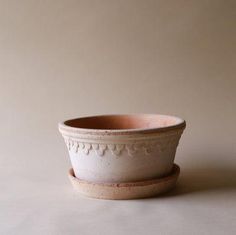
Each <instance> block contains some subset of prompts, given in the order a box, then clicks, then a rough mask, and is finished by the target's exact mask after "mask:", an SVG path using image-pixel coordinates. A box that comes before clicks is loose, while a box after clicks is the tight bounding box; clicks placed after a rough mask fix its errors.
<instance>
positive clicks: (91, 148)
mask: <svg viewBox="0 0 236 235" xmlns="http://www.w3.org/2000/svg"><path fill="white" fill-rule="evenodd" d="M184 128H185V121H184V120H183V119H181V118H178V117H174V116H167V115H158V114H140V115H104V116H94V117H85V118H78V119H73V120H68V121H65V122H62V123H59V130H60V132H61V134H62V136H63V138H64V140H65V143H66V146H67V148H68V151H69V155H70V160H71V163H72V167H73V170H74V174H75V176H76V177H77V178H79V179H81V180H86V181H90V182H97V183H99V182H105V183H106V182H108V183H119V182H133V181H141V180H149V179H154V178H159V177H163V176H166V175H168V174H169V173H170V171H171V170H172V167H173V162H174V158H175V153H176V149H177V146H178V143H179V140H180V137H181V134H182V133H183V130H184Z"/></svg>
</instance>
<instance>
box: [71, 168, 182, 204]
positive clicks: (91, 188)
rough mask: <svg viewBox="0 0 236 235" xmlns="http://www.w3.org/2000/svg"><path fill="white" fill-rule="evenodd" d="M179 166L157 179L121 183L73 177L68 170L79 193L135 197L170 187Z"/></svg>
mask: <svg viewBox="0 0 236 235" xmlns="http://www.w3.org/2000/svg"><path fill="white" fill-rule="evenodd" d="M179 173H180V167H179V166H178V165H177V164H174V165H173V169H172V171H171V173H170V174H169V175H167V176H164V177H162V178H157V179H151V180H145V181H137V182H123V183H94V182H88V181H85V180H81V179H78V178H76V177H75V175H74V171H73V169H72V168H71V169H70V170H69V179H70V181H71V183H72V185H73V187H74V188H75V189H76V191H77V192H79V193H80V194H82V195H84V196H87V197H92V198H98V199H113V200H122V199H123V200H125V199H137V198H147V197H154V196H158V195H160V194H162V193H165V192H167V191H169V190H170V189H172V188H173V187H174V186H175V184H176V181H177V179H178V176H179Z"/></svg>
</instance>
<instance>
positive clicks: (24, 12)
mask: <svg viewBox="0 0 236 235" xmlns="http://www.w3.org/2000/svg"><path fill="white" fill-rule="evenodd" d="M235 12H236V2H235V1H231V0H210V1H198V0H197V1H196V0H189V1H184V0H179V1H175V0H170V1H162V0H154V1H153V0H127V1H126V0H124V1H123V0H99V1H96V0H86V1H83V0H78V1H73V0H57V1H34V0H22V1H17V0H15V1H14V0H12V1H11V0H0V234H1V235H18V234H21V235H28V234H29V235H32V234H34V235H37V234H39V235H71V234H72V235H73V234H80V235H86V234H91V235H94V234H95V235H96V234H101V235H111V234H112V235H116V234H120V235H123V234H125V235H126V234H127V235H139V234H146V235H152V234H155V235H156V234H160V235H171V234H177V235H192V234H196V235H199V234H200V235H212V234H214V235H221V234H223V235H235V234H236V138H235V133H236V125H235V121H236V109H235V104H236V79H235V74H236V66H235V61H236V59H235V56H236V46H235V42H236V27H235V22H236V15H235ZM108 113H161V114H174V115H177V116H180V117H183V118H185V119H186V121H187V128H186V131H185V133H184V135H183V138H182V139H181V141H180V145H179V148H178V151H177V155H176V163H177V164H179V165H180V167H181V175H180V178H179V180H178V185H177V187H176V189H175V190H173V191H172V192H171V193H169V194H167V195H165V196H162V197H159V198H152V199H145V200H133V201H106V200H94V199H87V198H83V197H80V196H79V195H77V194H76V193H75V192H74V191H73V189H72V187H71V185H70V182H69V180H68V178H67V171H68V169H69V168H70V162H69V158H68V154H67V149H66V146H65V144H64V142H63V139H62V137H61V136H60V135H59V132H58V130H57V123H58V121H61V120H63V119H68V118H73V117H77V116H83V115H94V114H108Z"/></svg>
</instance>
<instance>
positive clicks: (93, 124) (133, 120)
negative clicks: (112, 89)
mask: <svg viewBox="0 0 236 235" xmlns="http://www.w3.org/2000/svg"><path fill="white" fill-rule="evenodd" d="M183 122H184V120H182V119H180V118H177V117H174V116H167V115H158V114H139V115H104V116H92V117H83V118H78V119H73V120H68V121H65V122H64V124H65V125H66V126H70V127H75V128H85V129H97V130H99V129H100V130H124V129H152V128H162V127H168V126H175V125H179V124H181V123H183Z"/></svg>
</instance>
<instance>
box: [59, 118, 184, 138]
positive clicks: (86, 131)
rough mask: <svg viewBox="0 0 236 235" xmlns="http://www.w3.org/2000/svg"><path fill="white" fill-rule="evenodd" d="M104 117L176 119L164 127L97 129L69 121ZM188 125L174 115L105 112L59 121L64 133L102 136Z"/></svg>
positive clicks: (170, 129) (177, 128) (149, 131)
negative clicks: (72, 123) (77, 125)
mask: <svg viewBox="0 0 236 235" xmlns="http://www.w3.org/2000/svg"><path fill="white" fill-rule="evenodd" d="M97 117H98V118H102V117H134V118H135V117H139V118H145V117H162V118H167V119H170V118H171V119H174V120H175V124H171V125H166V126H163V127H150V128H148V127H146V128H128V129H95V128H81V127H73V126H70V125H68V124H67V123H68V122H73V121H76V120H82V119H85V118H97ZM185 127H186V122H185V120H184V119H182V118H179V117H177V116H173V115H164V114H105V115H92V116H82V117H79V118H73V119H68V120H65V121H62V122H59V123H58V128H59V131H60V132H61V133H62V134H63V133H64V134H65V133H66V132H67V133H73V134H90V135H101V136H104V135H105V136H106V135H107V136H111V135H129V134H132V135H133V134H148V133H161V132H169V131H175V130H184V129H185Z"/></svg>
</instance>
